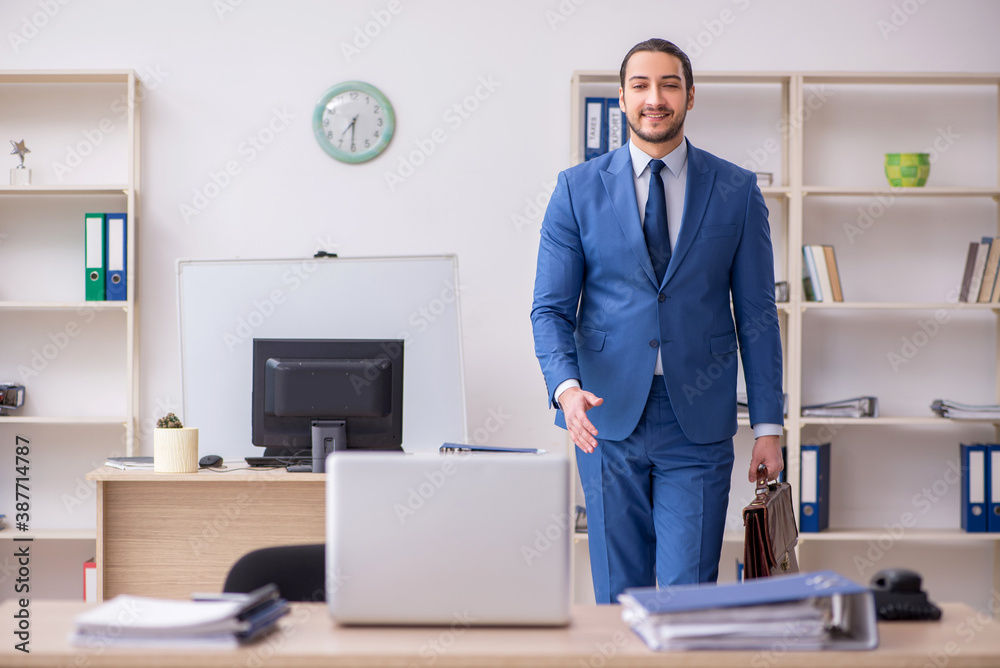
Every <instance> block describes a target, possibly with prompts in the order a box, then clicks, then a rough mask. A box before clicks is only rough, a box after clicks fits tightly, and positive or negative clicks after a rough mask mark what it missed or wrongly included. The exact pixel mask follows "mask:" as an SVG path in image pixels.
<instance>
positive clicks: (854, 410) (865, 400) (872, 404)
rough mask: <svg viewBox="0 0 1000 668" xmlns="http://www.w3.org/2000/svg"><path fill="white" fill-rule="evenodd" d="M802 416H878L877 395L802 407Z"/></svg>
mask: <svg viewBox="0 0 1000 668" xmlns="http://www.w3.org/2000/svg"><path fill="white" fill-rule="evenodd" d="M802 417H847V418H861V417H878V397H852V398H850V399H841V400H839V401H828V402H825V403H822V404H810V405H808V406H803V407H802Z"/></svg>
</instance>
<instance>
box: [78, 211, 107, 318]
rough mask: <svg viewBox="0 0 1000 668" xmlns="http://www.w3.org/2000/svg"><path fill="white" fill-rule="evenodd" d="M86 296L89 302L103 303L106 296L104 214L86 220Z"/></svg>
mask: <svg viewBox="0 0 1000 668" xmlns="http://www.w3.org/2000/svg"><path fill="white" fill-rule="evenodd" d="M84 254H85V256H86V257H85V262H86V268H87V272H86V281H87V289H86V296H87V301H88V302H103V301H104V300H105V298H106V295H105V268H106V267H107V263H106V262H105V257H104V255H105V247H104V214H103V213H88V214H87V215H86V216H85V218H84Z"/></svg>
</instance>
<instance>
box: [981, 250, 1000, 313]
mask: <svg viewBox="0 0 1000 668" xmlns="http://www.w3.org/2000/svg"><path fill="white" fill-rule="evenodd" d="M998 264H1000V238H997V239H993V240H992V241H991V242H990V252H989V253H988V254H987V256H986V266H985V267H984V268H983V283H982V285H981V286H980V288H979V298H978V300H977V301H978V302H979V303H981V304H984V303H985V304H988V303H989V302H990V300H991V299H992V298H993V290H994V287H995V286H996V282H997V266H998Z"/></svg>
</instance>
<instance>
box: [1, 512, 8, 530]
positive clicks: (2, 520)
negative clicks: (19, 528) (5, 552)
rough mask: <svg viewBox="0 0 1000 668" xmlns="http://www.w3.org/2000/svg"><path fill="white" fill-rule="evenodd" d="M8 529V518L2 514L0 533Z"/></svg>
mask: <svg viewBox="0 0 1000 668" xmlns="http://www.w3.org/2000/svg"><path fill="white" fill-rule="evenodd" d="M6 528H7V516H6V515H4V514H3V513H0V531H3V530H4V529H6Z"/></svg>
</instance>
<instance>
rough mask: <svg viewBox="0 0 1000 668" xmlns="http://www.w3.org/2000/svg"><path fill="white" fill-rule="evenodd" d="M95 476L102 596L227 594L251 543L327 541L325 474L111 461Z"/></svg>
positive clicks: (253, 545) (90, 476) (252, 547)
mask: <svg viewBox="0 0 1000 668" xmlns="http://www.w3.org/2000/svg"><path fill="white" fill-rule="evenodd" d="M87 480H93V481H95V482H96V483H97V596H98V599H99V600H102V599H108V598H111V597H113V596H115V595H117V594H122V593H127V594H134V595H137V596H160V597H169V598H188V597H189V596H190V595H191V592H195V591H222V585H223V583H224V582H225V579H226V574H227V573H228V572H229V568H230V567H231V566H232V565H233V563H235V562H236V560H237V559H239V558H240V557H241V556H243V555H244V554H246V553H247V552H250V551H251V550H255V549H257V548H261V547H270V546H272V545H295V544H304V543H322V542H325V540H326V526H325V519H326V505H325V503H326V501H325V499H326V493H325V483H326V476H325V475H324V474H313V473H288V472H286V471H285V470H284V469H279V470H274V471H268V470H245V471H232V472H230V473H222V472H216V471H209V470H201V471H199V472H197V473H153V472H152V471H143V470H128V471H122V470H119V469H113V468H110V467H107V466H102V467H101V468H99V469H96V470H94V471H91V472H90V473H88V474H87Z"/></svg>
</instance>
